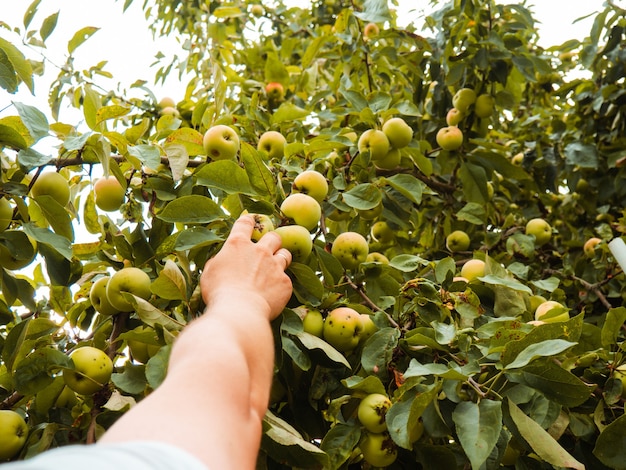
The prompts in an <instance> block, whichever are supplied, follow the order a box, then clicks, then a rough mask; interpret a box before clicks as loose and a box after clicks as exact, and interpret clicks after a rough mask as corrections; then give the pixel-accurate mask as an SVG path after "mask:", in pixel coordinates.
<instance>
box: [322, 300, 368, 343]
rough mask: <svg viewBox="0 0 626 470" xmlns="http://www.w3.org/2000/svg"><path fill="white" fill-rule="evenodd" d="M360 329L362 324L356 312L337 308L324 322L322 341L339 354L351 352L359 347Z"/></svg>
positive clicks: (347, 308) (345, 308)
mask: <svg viewBox="0 0 626 470" xmlns="http://www.w3.org/2000/svg"><path fill="white" fill-rule="evenodd" d="M362 329H363V323H362V321H361V317H360V315H359V313H358V312H357V311H356V310H354V309H352V308H349V307H338V308H336V309H334V310H332V311H331V312H330V313H329V314H328V316H327V317H326V320H325V321H324V330H323V336H324V341H326V342H327V343H328V344H330V345H331V346H332V347H334V348H335V349H336V350H337V351H339V352H347V351H351V350H353V349H354V348H356V347H357V346H358V345H359V340H360V334H361V331H362Z"/></svg>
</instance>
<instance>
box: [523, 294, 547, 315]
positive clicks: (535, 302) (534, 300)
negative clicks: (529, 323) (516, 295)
mask: <svg viewBox="0 0 626 470" xmlns="http://www.w3.org/2000/svg"><path fill="white" fill-rule="evenodd" d="M547 300H548V299H546V298H545V297H544V296H543V295H536V294H535V295H531V296H530V297H529V298H528V310H529V311H530V312H533V313H534V312H535V310H537V307H539V305H541V304H542V303H544V302H545V301H547Z"/></svg>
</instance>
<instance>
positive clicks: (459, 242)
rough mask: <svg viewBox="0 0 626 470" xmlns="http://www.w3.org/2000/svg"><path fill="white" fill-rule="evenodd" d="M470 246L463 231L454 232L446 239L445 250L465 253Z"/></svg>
mask: <svg viewBox="0 0 626 470" xmlns="http://www.w3.org/2000/svg"><path fill="white" fill-rule="evenodd" d="M469 246H470V237H469V235H468V234H467V233H465V232H464V231H463V230H455V231H454V232H452V233H450V234H449V235H448V236H447V237H446V248H447V249H448V250H450V251H451V252H453V253H454V252H457V251H466V250H467V249H468V248H469Z"/></svg>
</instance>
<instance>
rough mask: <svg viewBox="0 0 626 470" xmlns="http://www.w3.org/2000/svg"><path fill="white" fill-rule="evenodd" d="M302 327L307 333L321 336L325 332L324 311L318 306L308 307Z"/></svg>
mask: <svg viewBox="0 0 626 470" xmlns="http://www.w3.org/2000/svg"><path fill="white" fill-rule="evenodd" d="M302 328H303V329H304V331H306V332H307V333H310V334H312V335H315V336H317V337H318V338H321V337H322V336H323V333H324V317H323V316H322V312H320V311H319V310H317V309H316V308H307V309H306V314H305V315H304V318H303V319H302Z"/></svg>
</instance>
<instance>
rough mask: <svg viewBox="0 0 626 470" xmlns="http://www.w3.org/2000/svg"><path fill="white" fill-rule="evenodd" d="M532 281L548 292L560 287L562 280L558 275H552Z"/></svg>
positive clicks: (537, 286) (534, 284)
mask: <svg viewBox="0 0 626 470" xmlns="http://www.w3.org/2000/svg"><path fill="white" fill-rule="evenodd" d="M530 283H531V284H532V285H533V286H535V287H536V288H538V289H541V290H545V291H546V292H554V291H555V290H556V288H557V287H559V284H560V283H561V280H560V279H559V278H558V277H554V276H551V277H549V278H547V279H539V280H537V281H531V282H530Z"/></svg>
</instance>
